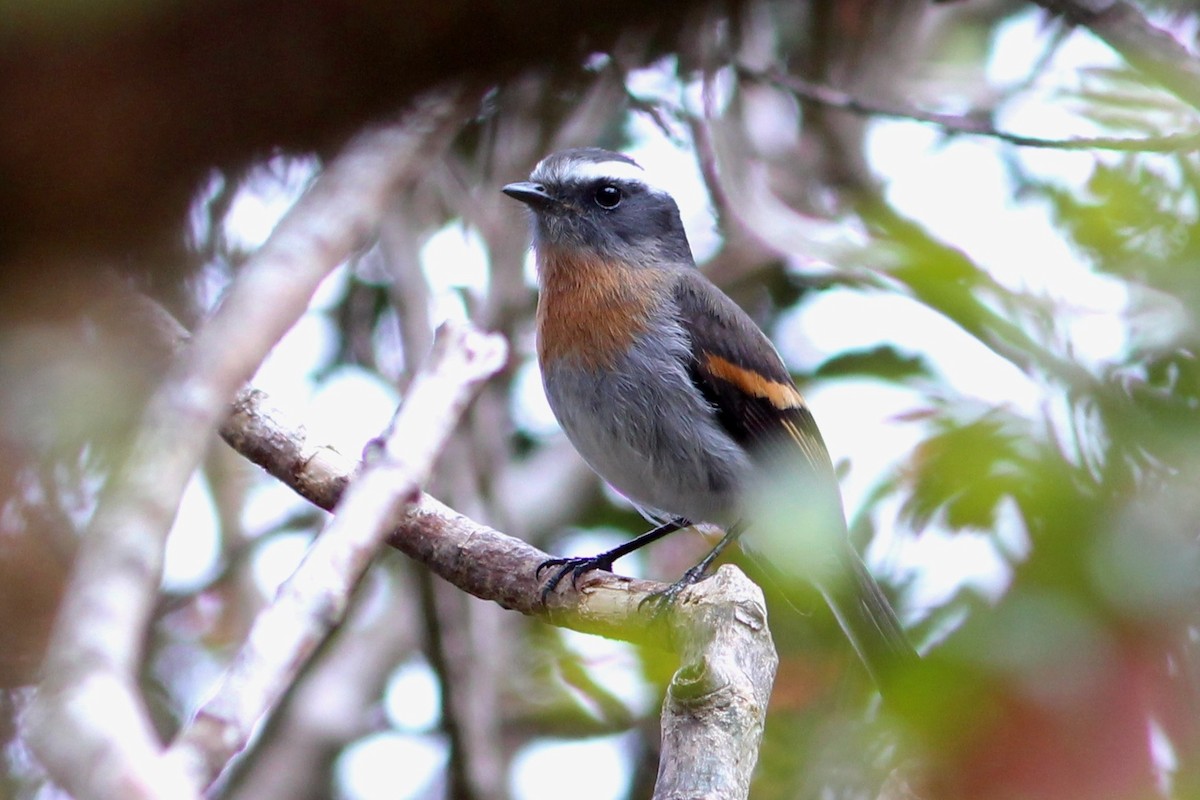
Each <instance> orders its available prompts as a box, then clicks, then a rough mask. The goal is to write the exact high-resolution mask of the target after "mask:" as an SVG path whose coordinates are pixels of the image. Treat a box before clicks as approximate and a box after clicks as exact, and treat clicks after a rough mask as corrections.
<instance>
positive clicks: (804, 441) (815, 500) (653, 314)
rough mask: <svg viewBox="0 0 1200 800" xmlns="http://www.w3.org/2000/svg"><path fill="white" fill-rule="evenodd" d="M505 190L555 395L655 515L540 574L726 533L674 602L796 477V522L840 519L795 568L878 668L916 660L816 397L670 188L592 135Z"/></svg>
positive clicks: (561, 418) (595, 452) (684, 580)
mask: <svg viewBox="0 0 1200 800" xmlns="http://www.w3.org/2000/svg"><path fill="white" fill-rule="evenodd" d="M502 191H503V192H504V194H506V195H508V196H509V197H511V198H513V199H516V200H518V201H520V202H521V203H523V204H525V205H526V206H527V207H528V209H529V210H530V212H531V217H532V230H533V236H532V238H533V250H534V256H535V263H536V268H537V282H538V290H539V291H538V304H537V312H536V333H537V336H536V349H537V358H538V364H539V367H540V369H541V375H542V383H543V386H544V389H545V393H546V398H547V400H548V401H549V404H550V408H551V410H552V411H553V413H554V415H555V417H556V419H557V420H558V422H559V425H560V426H561V427H562V430H563V431H564V432H565V434H566V436H567V438H568V439H569V440H570V442H571V443H572V445H573V446H574V447H575V449H576V450H577V451H578V452H579V454H580V455H581V456H582V457H583V459H584V460H585V461H586V462H587V464H588V465H589V466H590V467H591V468H592V470H593V471H595V472H596V473H597V474H598V475H599V476H600V477H601V478H602V479H604V480H605V481H606V482H608V483H609V484H610V485H611V486H612V487H614V488H615V489H616V490H617V491H618V492H620V493H621V494H622V495H624V496H625V497H626V498H628V499H629V500H630V502H632V503H633V504H634V505H635V506H636V507H637V508H638V509H639V510H640V511H641V512H642V513H643V514H644V515H645V516H646V517H647V518H648V519H650V520H652V521H653V522H655V523H657V525H656V527H655V528H654V529H653V530H650V531H648V532H647V533H644V534H642V535H641V536H638V537H637V538H635V539H632V540H630V541H628V542H625V543H622V544H621V545H620V546H618V547H615V548H613V549H612V550H609V551H607V552H605V553H601V554H599V555H596V556H592V557H586V558H578V557H576V558H558V559H551V560H548V561H546V562H544V563H543V564H542V565H541V566H540V567H539V568H538V571H537V575H538V577H539V579H540V577H541V574H542V572H543V571H544V570H546V569H551V570H552V574H551V575H550V578H549V580H548V581H547V582H546V584H545V587H544V589H543V599H544V598H545V597H546V596H548V593H549V592H550V591H553V590H554V589H555V588H556V587H557V586H558V584H559V583H560V582H561V581H562V580H563V579H564V577H565V576H566V575H570V576H571V578H572V583H574V582H575V581H576V580H577V579H578V578H579V577H580V576H581V575H583V574H584V573H586V572H588V571H591V570H595V569H604V570H609V571H611V570H612V568H613V564H614V562H615V561H616V560H617V559H619V558H620V557H622V556H624V555H627V554H628V553H631V552H633V551H634V550H636V549H638V548H640V547H642V546H644V545H646V544H649V543H650V542H653V541H655V540H657V539H660V538H662V537H663V536H666V535H667V534H669V533H672V532H674V531H676V530H679V529H681V528H686V527H689V526H691V525H693V524H696V523H709V524H713V525H717V526H720V527H721V528H723V529H724V530H725V531H726V533H725V536H724V537H723V538H722V539H721V541H720V542H719V543H718V544H717V546H716V547H714V548H713V549H712V551H711V552H710V553H709V554H708V555H707V556H705V558H704V559H703V560H702V561H701V562H700V563H698V564H697V565H696V566H694V567H692V568H691V569H689V570H688V571H687V572H686V573H684V575H683V576H682V577H681V578H680V580H679V581H677V582H676V583H675V584H672V585H671V586H670V587H669V588H668V589H667V590H666V591H665V592H663V593H661V595H662V596H661V597H660V598H658V599H659V600H665V601H667V602H670V601H672V600H673V599H674V598H675V596H676V595H677V594H678V593H679V592H680V591H681V590H682V589H683V588H684V587H685V586H687V585H690V584H692V583H695V582H697V581H698V580H701V579H702V578H703V577H705V575H706V573H707V571H708V569H709V568H710V567H711V565H712V563H713V562H714V561H715V560H716V559H717V558H718V557H719V556H720V554H721V553H722V551H724V549H725V548H726V547H728V546H729V545H730V544H731V543H733V542H734V541H737V540H738V539H739V538H740V537H741V535H742V534H743V532H745V531H747V530H750V531H753V530H754V529H755V528H756V527H757V526H761V524H762V523H761V520H762V518H763V517H764V516H765V515H764V513H763V509H762V508H761V505H762V504H763V502H764V501H763V495H762V493H761V492H760V491H758V490H759V489H760V488H761V487H763V486H765V485H768V484H769V485H775V486H779V485H783V486H789V485H794V487H795V490H796V492H797V493H798V503H799V504H800V505H799V507H800V508H802V509H805V510H807V511H812V512H814V513H804V514H802V516H803V521H802V524H808V525H817V526H820V527H824V528H828V529H830V530H829V531H828V533H829V535H825V536H822V537H819V538H818V539H817V541H819V542H820V543H821V550H822V552H819V553H817V554H816V555H815V556H814V557H813V558H812V560H813V561H814V562H820V563H819V564H815V563H814V564H812V565H807V566H806V565H802V566H801V568H800V570H799V571H800V572H802V573H803V577H804V578H805V579H807V580H808V581H809V582H810V583H812V584H814V585H815V588H816V589H817V590H818V591H819V592H820V593H821V594H822V596H823V597H824V598H825V600H826V601H827V603H828V605H829V607H830V608H831V610H832V611H833V614H834V616H835V618H836V620H837V622H838V623H839V625H840V626H841V628H842V629H843V631H844V632H845V633H846V635H847V637H848V639H849V641H850V643H851V645H852V647H853V648H854V650H855V651H856V652H857V654H858V656H859V657H860V658H861V659H862V661H863V663H864V665H865V666H866V668H867V671H868V672H869V673H870V675H871V676H872V677H873V678H874V679H875V680H876V682H877V683H878V682H879V680H880V675H881V673H883V672H884V671H886V670H888V669H890V668H891V667H892V666H894V665H896V664H898V663H903V662H907V661H910V660H911V659H914V658H916V657H917V656H916V651H915V650H914V649H913V647H912V645H911V644H910V642H909V640H908V638H907V636H906V634H905V632H904V628H903V626H902V625H901V623H900V621H899V619H898V617H897V615H896V612H895V610H894V609H893V608H892V606H891V604H890V602H889V601H888V599H887V597H886V595H885V594H884V592H883V591H882V589H881V588H880V586H879V584H878V583H877V582H876V581H875V579H874V578H873V577H872V575H871V573H870V572H869V571H868V569H867V567H866V566H865V564H864V563H863V561H862V559H861V558H860V557H859V555H858V554H857V552H855V550H854V548H853V546H852V545H851V543H850V541H849V537H848V533H847V528H846V522H845V514H844V511H843V508H842V500H841V493H840V490H839V488H838V483H837V477H836V473H835V471H834V468H833V463H832V460H831V458H830V456H829V452H828V450H827V448H826V446H825V443H824V441H823V439H822V437H821V433H820V431H819V430H818V428H817V425H816V422H815V421H814V419H813V415H812V413H811V411H810V410H809V408H808V405H807V404H806V403H805V400H804V398H803V396H802V395H801V393H800V391H799V389H797V387H796V385H795V383H794V382H793V380H792V377H791V374H790V372H789V371H788V369H787V367H786V366H785V365H784V362H783V360H782V358H781V357H780V356H779V353H778V352H777V351H776V349H775V347H774V346H773V345H772V344H771V341H770V339H768V337H767V336H766V334H764V333H763V332H762V330H761V329H760V328H759V327H758V326H757V325H756V324H755V323H754V322H753V320H751V318H750V317H749V315H748V314H746V312H745V311H744V310H743V309H742V308H741V307H740V306H738V305H737V304H736V303H735V302H734V301H733V300H732V299H731V298H729V297H728V296H727V295H726V294H725V293H724V292H722V291H721V290H720V289H719V288H718V287H717V286H716V285H715V284H713V283H712V282H711V281H710V280H709V279H708V278H707V277H705V275H704V274H703V273H702V272H701V271H700V270H699V269H698V268H697V266H696V263H695V260H694V258H693V255H692V251H691V246H690V244H689V242H688V238H687V234H686V232H685V230H684V227H683V224H682V221H681V218H680V214H679V208H678V205H677V204H676V201H675V199H674V198H673V197H672V195H671V194H670V193H669V192H668V191H667V190H666V189H665V188H664V187H663V186H662V184H661V183H660V182H658V181H656V180H655V179H654V178H653V177H652V176H651V175H650V173H648V172H647V171H646V170H645V169H644V168H643V167H642V166H641V165H640V164H638V163H637V162H636V161H635V160H634V159H633V158H631V157H629V156H627V155H625V154H623V153H619V152H615V151H612V150H606V149H602V148H598V147H584V148H572V149H568V150H563V151H560V152H556V153H553V154H551V155H549V156H547V157H546V158H544V159H542V160H541V161H540V162H539V163H538V164H537V166H536V167H535V168H534V169H533V171H532V173H531V174H530V175H529V179H528V180H526V181H519V182H516V183H510V184H508V185H506V186H504V187H503V189H502ZM781 481H782V483H781ZM797 524H801V521H800V520H797ZM748 538H749V539H751V540H752V539H753V538H754V534H753V533H751V534H750V536H749V537H748ZM784 544H785V545H786V542H785V543H784ZM743 549H744V550H746V549H749V550H750V551H751V552H753V549H754V548H753V544H752V543H751V544H750V545H746V544H743ZM808 549H809V550H811V549H812V548H811V547H810V548H808ZM809 556H812V554H811V553H808V552H806V553H805V558H807V557H809ZM765 560H766V561H767V562H768V563H769V564H778V563H783V562H787V561H788V559H786V558H785V559H779V558H777V557H775V556H772V555H768V557H767V558H766V559H765ZM810 567H811V568H810ZM791 571H795V570H791ZM770 572H771V571H770V570H768V574H770ZM779 572H780V570H778V569H776V570H775V573H776V574H777V575H778V574H779ZM784 577H785V579H791V578H792V577H793V576H792V575H790V574H789V575H787V576H784Z"/></svg>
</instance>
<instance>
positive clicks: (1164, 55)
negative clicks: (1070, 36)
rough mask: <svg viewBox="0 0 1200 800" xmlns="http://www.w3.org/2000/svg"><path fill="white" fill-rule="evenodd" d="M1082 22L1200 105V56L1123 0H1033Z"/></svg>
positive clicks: (1141, 68)
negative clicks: (1198, 58) (1199, 58)
mask: <svg viewBox="0 0 1200 800" xmlns="http://www.w3.org/2000/svg"><path fill="white" fill-rule="evenodd" d="M1034 2H1035V3H1037V4H1038V5H1039V6H1041V7H1042V8H1044V9H1046V10H1047V11H1052V12H1054V13H1055V14H1061V15H1062V16H1063V17H1065V18H1066V19H1067V20H1068V21H1070V22H1073V23H1075V24H1076V25H1082V26H1083V27H1085V28H1087V29H1088V30H1090V31H1091V32H1092V33H1093V34H1094V35H1095V36H1096V37H1097V38H1098V39H1100V40H1101V41H1103V42H1104V43H1105V44H1107V45H1108V46H1109V47H1111V48H1112V49H1113V50H1116V51H1117V52H1118V53H1120V54H1121V57H1122V58H1124V59H1125V60H1126V61H1127V62H1129V65H1130V66H1131V67H1133V68H1134V69H1137V70H1139V71H1141V72H1143V73H1145V74H1146V75H1147V76H1149V77H1150V78H1152V79H1153V80H1155V81H1156V82H1158V83H1159V84H1160V85H1161V86H1162V87H1163V88H1164V89H1166V90H1167V91H1169V92H1170V93H1171V94H1173V95H1175V96H1176V97H1178V98H1179V99H1180V100H1182V101H1183V102H1185V103H1187V104H1188V105H1190V106H1192V107H1193V108H1196V109H1200V60H1197V58H1196V56H1195V54H1194V53H1192V52H1191V51H1190V50H1188V49H1187V48H1186V47H1184V46H1183V45H1182V44H1180V42H1179V41H1178V40H1177V39H1176V38H1175V37H1174V36H1172V35H1171V34H1170V33H1169V32H1167V31H1165V30H1163V29H1162V28H1159V27H1156V26H1155V25H1153V24H1152V23H1151V22H1150V20H1148V19H1146V17H1145V15H1144V14H1142V12H1141V11H1139V10H1138V9H1137V7H1136V6H1134V5H1133V4H1132V3H1126V2H1124V1H1123V0H1034Z"/></svg>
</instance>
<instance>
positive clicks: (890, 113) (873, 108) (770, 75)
mask: <svg viewBox="0 0 1200 800" xmlns="http://www.w3.org/2000/svg"><path fill="white" fill-rule="evenodd" d="M738 74H739V75H741V76H742V77H743V78H747V79H750V80H756V81H762V82H765V83H769V84H772V85H774V86H777V87H779V88H780V89H783V90H784V91H787V92H790V93H791V94H793V95H795V96H796V97H799V98H801V99H803V100H808V101H810V102H813V103H820V104H821V105H824V106H829V107H830V108H837V109H841V110H842V111H848V112H850V113H852V114H859V115H862V116H868V117H890V118H893V119H905V120H910V121H913V122H924V123H927V124H929V125H936V126H937V127H939V128H941V129H942V130H943V131H946V132H947V133H951V134H960V135H965V136H986V137H989V138H992V139H998V140H1000V141H1002V142H1008V143H1009V144H1013V145H1018V146H1020V147H1037V148H1042V149H1049V150H1113V151H1117V152H1128V153H1178V152H1188V151H1193V150H1198V149H1200V132H1196V133H1177V134H1168V135H1166V136H1146V137H1135V138H1128V137H1119V136H1080V137H1071V138H1068V139H1046V138H1042V137H1038V136H1025V135H1023V134H1019V133H1012V132H1010V131H1004V130H1001V129H999V128H997V127H996V126H995V125H994V124H992V122H991V121H990V120H988V119H986V118H984V117H982V116H962V115H959V114H943V113H940V112H937V111H925V110H923V109H918V108H913V107H912V106H901V105H890V104H888V103H879V102H875V101H867V100H863V99H862V98H859V97H855V96H854V95H852V94H848V93H846V92H843V91H839V90H838V89H833V88H831V87H829V86H823V85H821V84H816V83H811V82H810V81H806V80H804V79H803V78H798V77H796V76H795V75H789V74H787V73H784V72H780V71H777V70H770V71H760V70H750V69H745V68H742V69H739V71H738Z"/></svg>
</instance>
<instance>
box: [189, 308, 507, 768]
mask: <svg viewBox="0 0 1200 800" xmlns="http://www.w3.org/2000/svg"><path fill="white" fill-rule="evenodd" d="M505 352H506V347H505V345H504V340H503V339H501V338H499V337H497V336H489V335H484V334H481V333H479V332H478V331H475V330H474V329H471V328H447V327H446V326H443V328H441V329H439V331H438V337H437V339H436V340H435V342H434V352H433V357H432V359H431V364H430V366H429V368H428V369H427V370H426V371H424V372H422V373H421V374H419V375H418V376H417V379H416V380H415V381H414V383H413V385H412V387H411V389H410V391H409V393H408V396H407V398H406V399H405V401H404V403H403V405H402V406H401V407H400V410H399V411H398V412H397V414H396V417H395V419H394V420H393V422H392V424H391V426H390V427H389V430H388V432H387V434H386V435H385V437H384V439H383V440H382V441H380V442H378V443H377V445H376V446H375V448H374V451H375V452H374V453H373V455H372V458H371V459H370V460H369V462H368V463H367V465H366V467H365V468H364V469H363V471H362V473H361V474H360V475H359V476H358V477H357V478H356V479H355V480H354V481H353V483H351V484H350V485H349V487H348V488H347V489H346V491H344V492H343V496H342V498H341V501H340V502H339V503H338V505H337V508H336V509H335V510H336V515H335V516H334V517H333V518H332V520H331V521H330V523H329V525H327V526H326V528H325V531H324V532H323V533H322V534H321V535H320V536H319V537H318V538H317V540H316V542H315V544H314V545H313V547H312V548H311V549H310V550H309V552H308V554H307V555H306V556H305V559H304V561H303V563H301V565H300V566H299V567H298V568H297V570H296V572H295V573H294V574H293V575H292V576H291V577H290V578H288V580H287V581H286V582H285V583H284V584H283V586H282V587H280V590H279V594H278V596H277V597H276V599H275V601H274V602H273V603H272V604H271V605H269V606H267V608H266V609H265V610H264V611H263V612H262V613H261V614H259V616H258V618H257V619H256V620H255V621H254V625H253V627H252V628H251V629H250V634H249V636H248V638H247V641H246V643H245V645H243V647H242V649H241V651H240V652H239V653H238V655H237V657H236V658H235V660H234V662H233V665H232V666H231V667H230V669H229V671H228V672H226V674H225V677H224V679H223V681H222V682H221V686H220V687H219V688H218V689H217V692H216V694H215V696H214V697H213V698H212V699H211V700H209V701H208V702H207V703H205V705H204V707H203V708H201V709H200V711H199V713H198V714H197V715H196V717H195V718H194V719H193V720H192V721H191V723H190V724H189V725H188V726H187V727H186V728H185V729H184V730H183V731H182V733H181V734H180V736H179V738H178V739H177V740H176V742H175V744H174V745H173V746H172V747H171V750H170V751H169V753H168V755H169V757H170V758H173V759H178V760H179V761H180V762H181V763H182V765H183V767H184V769H185V770H186V772H187V774H188V775H190V776H191V777H192V780H193V781H194V782H195V784H196V785H197V786H200V787H205V786H207V785H209V784H210V783H211V782H212V781H213V780H214V779H215V778H216V776H217V775H218V774H219V773H220V771H221V770H222V769H223V768H224V766H225V765H226V764H227V763H228V762H229V759H230V758H232V757H233V756H234V755H235V754H236V753H237V752H238V751H240V750H241V749H242V748H243V747H244V746H245V744H246V742H247V741H249V738H250V736H251V734H252V733H253V731H254V727H255V726H256V725H257V724H258V722H259V720H260V719H261V718H262V717H263V716H264V715H265V714H266V713H267V712H268V711H270V710H271V709H272V708H274V707H275V704H276V703H277V702H278V700H279V698H280V697H281V696H282V694H283V692H284V690H285V689H286V688H287V686H289V685H290V684H291V683H292V682H293V681H294V680H295V678H296V675H297V674H298V673H299V671H300V668H301V667H302V666H303V664H304V663H305V662H306V661H307V660H308V658H309V656H310V655H311V654H312V653H313V651H314V650H315V649H316V648H317V645H319V644H320V643H321V641H323V640H324V638H325V637H326V636H327V635H328V634H329V632H330V631H331V630H332V629H333V627H334V626H335V625H336V624H337V623H339V622H340V621H341V620H342V617H343V616H344V615H345V612H346V607H347V604H348V603H349V599H350V596H351V594H352V593H353V591H354V587H355V586H357V585H358V582H359V580H360V579H361V578H362V575H363V574H364V573H365V572H366V569H367V567H368V566H369V565H370V563H371V561H372V559H373V558H374V557H375V554H376V552H377V551H378V548H379V546H380V545H381V544H382V543H383V539H384V536H385V535H386V534H387V532H388V531H389V530H390V523H391V521H392V520H393V519H394V518H395V517H396V516H398V515H399V514H400V512H401V511H402V510H403V509H404V507H405V506H406V505H407V504H409V503H411V502H413V501H415V500H416V499H418V498H419V497H420V488H421V485H422V484H423V483H424V482H425V481H426V480H427V479H428V477H429V473H430V471H431V470H432V468H433V463H434V460H435V458H436V457H437V455H438V454H439V453H440V452H441V450H442V447H443V446H444V444H445V442H446V439H447V438H448V437H449V435H450V433H451V431H452V430H453V427H454V425H455V423H456V421H457V420H458V417H459V415H460V414H461V412H462V410H463V408H464V407H465V406H466V404H467V401H468V400H469V399H470V398H471V396H472V395H473V394H474V389H475V388H476V387H477V386H478V385H479V384H480V383H481V382H482V381H483V380H485V379H486V378H487V377H489V376H491V375H492V374H494V373H495V372H496V371H497V370H499V369H500V368H501V367H502V366H503V365H504V361H505Z"/></svg>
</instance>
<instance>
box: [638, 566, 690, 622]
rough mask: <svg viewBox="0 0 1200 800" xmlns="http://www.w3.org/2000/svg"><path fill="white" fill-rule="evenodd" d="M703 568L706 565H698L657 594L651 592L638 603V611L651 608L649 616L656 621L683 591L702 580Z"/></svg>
mask: <svg viewBox="0 0 1200 800" xmlns="http://www.w3.org/2000/svg"><path fill="white" fill-rule="evenodd" d="M705 566H706V565H704V564H698V565H696V566H694V567H692V568H691V569H689V570H688V571H687V572H685V573H683V577H681V578H680V579H679V580H677V581H675V582H674V583H672V584H671V585H670V586H668V587H667V588H665V589H661V590H659V591H657V592H651V593H650V594H648V595H646V596H645V597H643V598H642V599H641V600H640V601H639V602H638V610H639V611H641V610H643V609H645V608H646V606H653V608H651V609H650V616H651V618H653V619H658V617H659V616H661V615H662V613H663V612H664V611H666V610H667V609H668V608H670V607H671V606H673V605H674V604H675V601H676V600H677V599H678V598H679V595H680V594H682V592H683V590H684V589H686V588H688V587H689V586H693V585H695V584H697V583H699V582H700V581H702V580H704V577H705V573H706V571H707V570H705V569H704V567H705Z"/></svg>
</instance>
